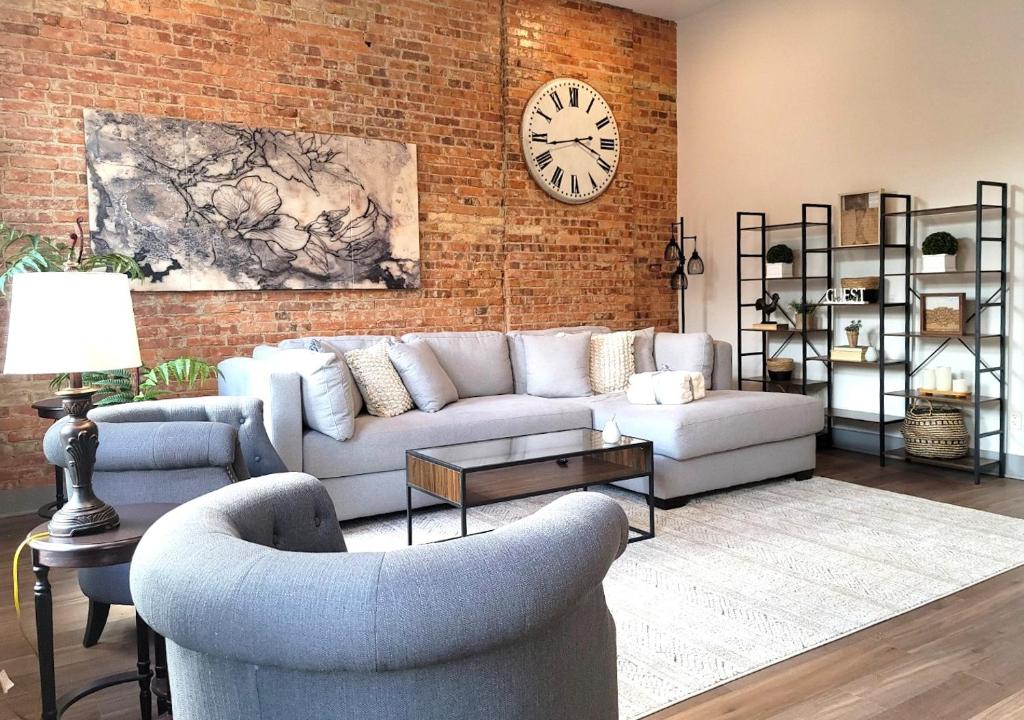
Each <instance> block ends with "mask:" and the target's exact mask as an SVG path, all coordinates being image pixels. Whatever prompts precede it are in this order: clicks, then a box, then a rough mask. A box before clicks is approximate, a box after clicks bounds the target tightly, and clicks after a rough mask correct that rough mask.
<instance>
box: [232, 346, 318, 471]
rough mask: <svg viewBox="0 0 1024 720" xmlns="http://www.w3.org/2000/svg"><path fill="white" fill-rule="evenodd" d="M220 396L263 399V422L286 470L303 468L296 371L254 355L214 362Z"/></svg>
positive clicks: (299, 392) (299, 393) (299, 395)
mask: <svg viewBox="0 0 1024 720" xmlns="http://www.w3.org/2000/svg"><path fill="white" fill-rule="evenodd" d="M217 368H218V369H219V370H220V378H219V379H218V381H217V391H218V392H219V393H220V394H221V395H228V396H231V395H234V396H239V395H243V396H252V397H256V398H259V399H260V400H261V401H262V402H263V425H264V427H265V428H266V431H267V436H268V437H269V439H270V442H271V444H272V445H273V446H274V449H275V450H276V451H277V454H278V455H279V456H280V457H281V460H282V462H283V463H284V466H285V468H286V469H288V470H294V471H298V470H302V388H301V386H300V384H299V375H298V373H295V372H291V371H289V370H285V369H282V368H277V367H273V366H271V365H270V364H269V363H266V362H263V361H260V360H254V359H253V358H246V357H236V358H229V359H227V360H224V361H223V362H221V363H219V364H218V365H217Z"/></svg>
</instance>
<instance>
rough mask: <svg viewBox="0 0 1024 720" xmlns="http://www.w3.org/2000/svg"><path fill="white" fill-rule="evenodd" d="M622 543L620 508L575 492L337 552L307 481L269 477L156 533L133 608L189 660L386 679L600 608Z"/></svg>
mask: <svg viewBox="0 0 1024 720" xmlns="http://www.w3.org/2000/svg"><path fill="white" fill-rule="evenodd" d="M300 533H302V534H303V535H304V536H303V537H299V534H300ZM627 536H628V526H627V520H626V515H625V513H624V512H623V511H622V509H621V508H620V507H619V506H618V504H616V503H615V502H614V501H612V500H611V499H609V498H607V497H604V496H602V495H601V494H599V493H573V494H570V495H567V496H565V497H562V498H559V499H558V500H555V501H554V502H553V503H551V504H550V505H548V506H547V507H546V508H544V509H542V510H540V511H538V512H537V513H535V514H533V515H531V516H529V517H527V518H524V519H522V520H519V521H517V522H515V523H513V524H511V525H509V526H507V527H504V528H501V529H499V530H496V531H495V532H492V533H486V534H482V535H475V536H470V537H468V538H464V539H460V540H456V541H453V542H449V543H437V544H431V545H421V546H417V547H412V548H403V549H400V550H395V551H392V552H385V553H379V552H378V553H369V552H366V553H345V552H338V550H341V549H343V548H344V545H343V544H342V542H341V538H340V533H339V532H338V527H337V524H336V522H335V514H334V508H333V505H332V503H331V500H330V496H329V495H328V493H327V491H326V490H325V489H324V488H323V486H322V485H321V484H320V483H319V481H317V480H316V479H315V478H313V477H312V476H309V475H304V474H300V473H289V474H281V475H272V476H268V477H265V478H259V479H256V480H250V481H247V482H245V483H240V484H237V485H233V486H230V487H226V488H222V489H221V490H218V491H216V492H214V493H211V494H209V495H205V496H203V497H201V498H198V499H197V500H194V501H192V502H190V503H187V504H186V505H183V506H181V507H179V508H176V509H175V510H172V511H171V512H170V513H168V514H167V515H165V516H164V517H163V518H161V519H160V520H158V521H157V522H156V524H154V525H153V527H152V528H151V529H150V530H149V531H148V532H147V533H146V536H145V537H144V538H143V539H142V542H141V544H140V545H139V548H138V550H137V552H136V554H135V558H134V560H133V566H132V577H131V585H132V596H133V597H134V598H135V599H136V606H137V607H138V609H139V612H140V613H141V614H142V616H143V617H144V618H145V619H146V621H147V622H148V623H150V625H151V626H152V627H153V628H154V629H155V630H156V631H157V632H159V633H161V634H162V635H164V636H165V637H166V638H167V639H168V640H169V641H171V642H174V643H175V644H177V645H180V646H182V647H185V648H189V649H191V650H193V651H196V652H200V653H206V654H210V655H214V656H219V657H225V658H231V659H234V660H237V661H240V662H244V663H251V664H256V665H274V666H277V667H282V668H293V669H299V670H310V671H315V672H333V671H339V670H340V671H354V672H360V671H361V672H366V671H379V670H400V669H407V668H416V667H423V666H426V665H430V664H433V663H438V662H443V661H448V660H455V659H459V658H464V657H469V656H472V655H474V654H477V653H484V652H487V651H489V650H492V649H494V648H497V647H501V646H504V645H508V644H514V643H516V642H518V641H519V640H521V639H523V638H525V637H527V636H529V635H531V634H535V633H537V632H539V631H541V630H542V629H543V628H544V627H545V626H547V625H548V624H549V623H551V622H553V621H555V620H557V619H558V618H560V617H563V616H565V615H567V614H570V613H573V612H577V611H578V608H579V607H580V603H583V602H586V601H587V600H589V601H590V602H601V603H603V598H602V597H601V596H600V593H601V583H602V582H603V580H604V577H605V574H606V573H607V572H608V568H609V567H610V566H611V564H612V562H613V561H614V560H615V558H617V557H618V556H619V555H620V554H621V553H622V552H623V550H624V549H625V547H626V540H627ZM332 545H334V547H332ZM200 546H201V547H202V548H203V552H201V553H194V552H190V549H191V548H195V547H200ZM279 548H281V549H279ZM284 548H287V550H285V549H284ZM210 577H216V578H217V582H215V583H211V582H199V579H201V578H210ZM282 598H291V599H292V601H289V602H282ZM453 628H458V632H453V631H452V629H453Z"/></svg>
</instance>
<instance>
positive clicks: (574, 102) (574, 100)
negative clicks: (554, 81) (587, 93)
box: [569, 87, 580, 108]
mask: <svg viewBox="0 0 1024 720" xmlns="http://www.w3.org/2000/svg"><path fill="white" fill-rule="evenodd" d="M569 105H571V106H572V107H574V108H578V107H579V106H580V89H579V88H578V87H571V88H569Z"/></svg>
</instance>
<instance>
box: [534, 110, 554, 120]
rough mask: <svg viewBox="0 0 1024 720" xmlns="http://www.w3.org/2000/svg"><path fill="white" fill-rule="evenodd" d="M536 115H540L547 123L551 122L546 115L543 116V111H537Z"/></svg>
mask: <svg viewBox="0 0 1024 720" xmlns="http://www.w3.org/2000/svg"><path fill="white" fill-rule="evenodd" d="M537 114H538V115H540V116H541V117H542V118H544V119H545V120H547V121H548V122H551V118H550V117H549V116H548V115H545V114H544V111H543V110H537Z"/></svg>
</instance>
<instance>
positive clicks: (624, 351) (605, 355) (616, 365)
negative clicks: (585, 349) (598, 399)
mask: <svg viewBox="0 0 1024 720" xmlns="http://www.w3.org/2000/svg"><path fill="white" fill-rule="evenodd" d="M633 338H634V333H633V332H632V331H629V330H627V331H625V332H613V333H603V334H600V335H591V336H590V386H591V387H592V388H593V389H594V392H595V393H611V392H621V391H623V390H625V389H626V386H627V385H628V384H629V378H630V376H631V375H633V372H634V368H635V367H636V361H635V359H634V356H633Z"/></svg>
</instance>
